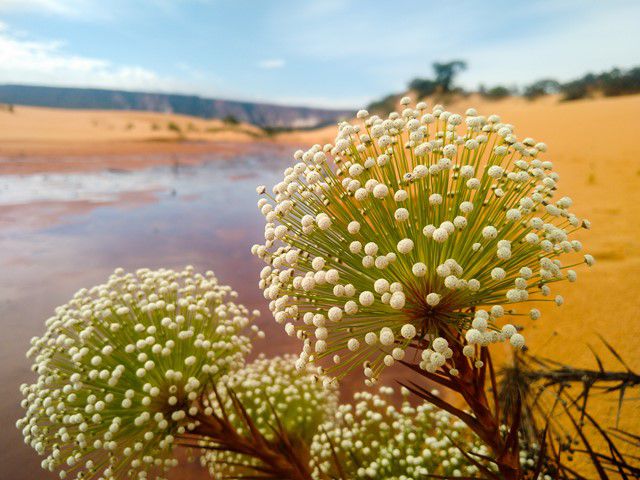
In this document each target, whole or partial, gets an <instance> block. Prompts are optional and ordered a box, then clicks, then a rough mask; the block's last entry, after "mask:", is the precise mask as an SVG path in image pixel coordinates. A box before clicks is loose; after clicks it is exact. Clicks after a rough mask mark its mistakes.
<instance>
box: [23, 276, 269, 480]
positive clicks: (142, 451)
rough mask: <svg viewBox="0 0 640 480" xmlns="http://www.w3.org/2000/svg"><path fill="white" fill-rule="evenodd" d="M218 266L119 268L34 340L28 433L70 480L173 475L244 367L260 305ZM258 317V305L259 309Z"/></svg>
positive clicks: (47, 462) (48, 463) (46, 464)
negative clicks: (226, 385)
mask: <svg viewBox="0 0 640 480" xmlns="http://www.w3.org/2000/svg"><path fill="white" fill-rule="evenodd" d="M236 296H237V295H236V293H235V292H234V291H232V290H231V288H230V287H227V286H223V285H220V284H218V281H217V279H216V277H215V276H214V274H213V272H207V273H206V274H204V275H201V274H197V273H194V270H193V268H192V267H187V268H186V269H185V270H184V271H182V272H175V271H171V270H164V269H163V270H157V271H152V270H148V269H142V270H138V271H137V272H136V273H135V274H132V273H126V274H125V273H124V272H123V271H122V269H118V270H116V271H115V273H114V274H113V275H112V276H111V277H110V278H109V280H108V281H107V283H106V284H104V285H100V286H97V287H93V288H91V289H90V290H86V289H83V290H80V291H79V292H78V293H76V294H75V296H74V297H73V299H72V300H71V301H70V302H69V303H68V304H66V305H64V306H62V307H58V308H57V309H56V312H55V316H53V317H51V318H50V319H49V320H47V322H46V327H47V331H46V333H45V334H44V335H43V336H42V337H36V338H34V339H33V340H32V342H31V343H32V347H31V349H30V350H29V352H28V354H27V356H28V357H29V358H31V359H33V362H34V363H33V371H34V372H35V373H36V374H37V380H36V382H35V383H33V384H31V385H26V384H25V385H22V387H21V390H22V394H23V395H24V400H23V402H22V406H23V408H24V409H25V410H26V413H25V416H24V418H22V419H21V420H19V421H18V423H17V426H18V428H20V429H21V430H22V432H23V434H24V438H25V442H26V443H27V444H29V445H31V446H32V447H33V448H34V449H35V450H36V451H37V452H38V453H39V454H41V455H43V456H44V457H45V458H44V460H43V461H42V466H43V468H45V469H47V470H51V471H54V470H59V472H60V478H75V479H80V478H82V479H93V478H95V479H116V478H132V479H133V478H139V479H144V478H161V475H163V472H164V471H166V470H167V469H168V468H170V467H171V466H173V465H175V463H176V460H175V459H174V457H173V456H172V455H171V452H172V448H173V444H174V440H175V437H176V435H179V434H181V433H184V432H185V431H186V430H188V429H190V428H193V424H192V423H191V421H190V420H189V418H190V417H192V416H193V415H195V414H196V413H197V411H196V410H197V406H196V405H197V399H198V397H199V396H201V395H202V393H203V389H204V388H205V386H206V385H207V384H209V383H210V382H211V381H212V379H219V378H221V377H223V376H224V375H225V374H227V373H228V372H229V371H231V370H234V369H237V368H239V367H241V366H242V365H243V362H244V357H245V355H246V354H247V353H248V352H249V350H250V348H251V340H250V338H249V337H248V336H246V335H245V333H243V332H245V331H248V330H249V328H251V329H252V330H253V331H254V332H255V333H256V334H257V335H259V336H261V334H262V333H261V332H260V331H259V330H258V329H257V327H251V325H250V324H251V320H250V316H249V312H248V311H247V309H246V308H245V307H243V306H242V305H238V304H236V303H234V301H233V300H234V299H235V297H236ZM254 314H257V312H254Z"/></svg>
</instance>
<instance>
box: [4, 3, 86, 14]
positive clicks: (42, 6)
mask: <svg viewBox="0 0 640 480" xmlns="http://www.w3.org/2000/svg"><path fill="white" fill-rule="evenodd" d="M89 7H90V6H89V5H88V4H87V2H86V1H84V0H1V1H0V12H33V13H48V14H53V15H60V16H64V17H77V16H81V15H84V14H85V13H86V12H87V11H88V10H89Z"/></svg>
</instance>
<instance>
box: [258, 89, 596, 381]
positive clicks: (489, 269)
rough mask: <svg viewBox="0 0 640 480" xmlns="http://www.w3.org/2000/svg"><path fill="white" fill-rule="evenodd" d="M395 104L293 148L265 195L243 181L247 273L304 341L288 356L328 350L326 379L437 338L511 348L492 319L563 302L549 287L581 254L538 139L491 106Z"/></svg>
mask: <svg viewBox="0 0 640 480" xmlns="http://www.w3.org/2000/svg"><path fill="white" fill-rule="evenodd" d="M408 103H409V101H408V99H407V100H405V101H403V105H405V108H404V110H402V111H401V112H400V113H396V112H394V113H391V114H390V115H389V117H388V118H386V119H383V118H380V117H378V116H369V115H368V113H367V112H365V111H361V112H359V114H358V118H359V119H361V120H362V123H361V124H358V125H352V124H350V123H346V122H344V123H341V124H340V126H339V132H338V136H337V138H336V140H335V143H334V144H333V145H332V144H327V145H325V146H321V145H314V146H313V147H311V149H309V150H308V151H306V152H303V151H298V152H296V153H295V155H294V157H295V161H296V163H295V164H294V165H293V166H291V167H289V168H287V169H286V170H285V172H284V179H283V181H281V182H280V183H278V184H276V185H275V186H274V187H273V189H272V193H269V192H267V190H266V188H265V187H258V193H260V194H262V195H264V196H263V197H262V198H261V199H260V200H259V202H258V207H259V209H260V211H261V212H262V214H263V215H264V216H265V218H266V225H265V231H264V238H265V242H264V244H261V245H254V246H253V248H252V253H253V254H254V255H257V256H258V257H260V258H261V259H263V260H264V262H265V263H266V264H267V266H266V267H265V268H264V269H263V270H262V272H261V274H260V282H259V286H260V288H262V289H263V291H264V296H265V298H267V299H268V300H269V301H270V309H271V311H272V312H273V315H274V316H275V319H276V321H277V322H278V323H280V324H282V325H283V326H284V328H285V330H286V332H287V333H289V334H290V335H295V336H297V337H299V338H300V339H301V340H302V341H303V349H302V352H301V354H300V358H299V362H298V365H299V366H302V365H304V364H307V363H314V362H315V361H316V360H317V359H319V358H325V357H326V358H330V359H332V360H333V366H331V367H330V370H329V371H330V372H331V373H332V374H333V375H335V377H336V378H340V377H342V376H344V375H345V374H346V373H347V372H348V371H350V370H352V369H353V368H354V367H356V366H358V365H361V366H363V368H364V373H365V375H366V376H367V378H368V379H367V382H368V383H373V382H374V381H375V380H376V379H377V377H378V376H379V373H380V371H381V369H382V368H384V366H385V365H386V366H388V365H392V364H393V363H394V362H395V361H398V360H401V359H403V358H404V356H405V350H406V349H407V348H408V347H409V346H418V347H419V348H421V349H424V348H426V347H428V346H429V344H430V343H431V341H432V340H433V339H434V338H436V337H446V338H449V339H451V338H464V337H465V336H466V341H467V342H468V343H469V345H471V346H473V345H488V344H490V343H493V342H498V341H505V340H509V341H510V342H511V344H512V345H514V346H515V347H522V346H523V345H524V337H522V335H521V334H519V333H516V332H514V331H513V328H512V327H511V326H510V325H503V324H502V322H503V320H504V319H503V318H502V317H508V316H509V315H523V313H524V314H527V313H528V315H529V316H530V317H531V318H533V319H536V318H538V317H539V316H540V311H539V310H538V309H536V308H530V307H529V305H530V302H532V301H551V302H555V303H556V304H558V305H560V304H562V303H563V299H562V297H560V296H557V297H555V298H549V295H550V294H551V289H550V285H551V284H552V283H554V282H558V281H561V280H564V279H568V280H569V281H575V280H576V278H577V275H576V272H575V271H574V270H573V269H572V267H574V266H576V265H580V264H582V263H586V264H587V265H592V264H593V257H592V256H590V255H585V256H584V257H583V258H576V257H579V255H578V254H577V253H576V252H579V251H580V250H581V249H582V245H581V243H580V241H578V240H575V239H572V238H571V235H572V234H573V233H574V232H575V231H576V230H578V229H580V228H589V222H588V221H587V220H581V219H579V218H578V217H577V216H576V215H574V214H573V213H570V212H569V207H570V206H571V204H572V201H571V199H570V198H568V197H561V198H558V199H556V192H557V184H558V179H559V178H558V174H557V173H555V172H553V170H552V163H551V162H550V161H547V160H543V159H541V158H540V157H541V156H542V154H543V153H544V152H546V150H547V147H546V145H545V144H543V143H539V142H535V141H534V140H533V139H531V138H524V139H522V140H520V139H518V138H517V137H516V135H515V133H514V127H513V126H512V125H509V124H506V123H503V122H501V120H500V118H499V117H498V116H496V115H490V116H488V117H487V116H481V115H479V114H478V113H477V112H476V111H475V110H473V109H469V110H467V112H466V116H461V115H458V114H454V113H451V112H448V111H445V110H444V108H442V107H441V106H439V105H436V106H435V107H434V108H433V109H432V111H430V112H428V111H427V109H426V105H425V104H424V103H422V102H421V103H419V104H417V105H416V107H415V108H412V107H410V106H408ZM565 256H566V257H567V258H569V259H572V260H570V262H569V263H566V262H563V261H562V260H561V258H563V257H565ZM519 308H526V309H527V310H528V312H527V311H526V310H525V312H522V311H520V310H519ZM463 341H464V340H463ZM430 348H431V350H433V352H434V353H438V354H440V353H442V352H437V350H436V349H435V348H433V346H431V347H430ZM435 357H436V359H439V357H438V355H436V356H435ZM439 362H440V361H439V360H438V361H436V362H430V363H431V364H434V363H439ZM321 371H322V370H321Z"/></svg>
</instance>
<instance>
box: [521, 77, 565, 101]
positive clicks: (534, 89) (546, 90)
mask: <svg viewBox="0 0 640 480" xmlns="http://www.w3.org/2000/svg"><path fill="white" fill-rule="evenodd" d="M559 91H560V83H559V82H558V81H557V80H553V79H552V78H544V79H542V80H538V81H536V82H534V83H532V84H531V85H529V86H527V87H525V89H524V92H523V95H524V96H525V97H526V98H528V99H529V100H533V99H535V98H538V97H542V96H543V95H549V94H552V93H558V92H559Z"/></svg>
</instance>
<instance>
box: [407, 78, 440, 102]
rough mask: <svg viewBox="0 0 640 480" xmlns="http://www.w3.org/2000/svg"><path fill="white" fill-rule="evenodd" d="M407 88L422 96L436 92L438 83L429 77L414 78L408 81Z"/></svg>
mask: <svg viewBox="0 0 640 480" xmlns="http://www.w3.org/2000/svg"><path fill="white" fill-rule="evenodd" d="M409 89H410V90H413V91H414V92H416V95H418V97H419V98H422V97H427V96H429V95H433V94H434V93H436V90H437V89H438V84H437V83H436V82H435V81H434V80H431V79H429V78H414V79H413V80H411V82H409Z"/></svg>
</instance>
